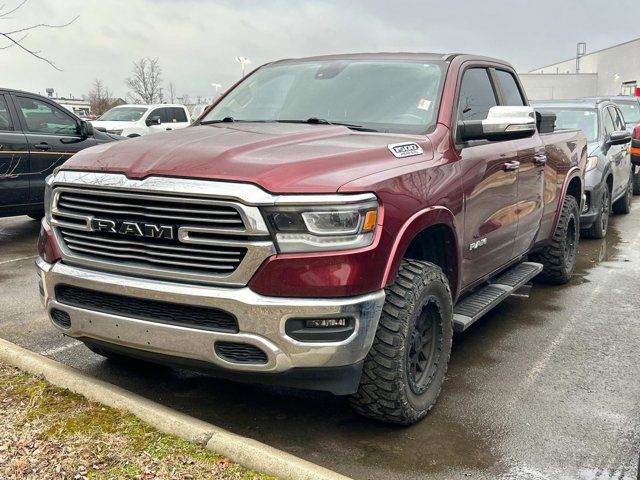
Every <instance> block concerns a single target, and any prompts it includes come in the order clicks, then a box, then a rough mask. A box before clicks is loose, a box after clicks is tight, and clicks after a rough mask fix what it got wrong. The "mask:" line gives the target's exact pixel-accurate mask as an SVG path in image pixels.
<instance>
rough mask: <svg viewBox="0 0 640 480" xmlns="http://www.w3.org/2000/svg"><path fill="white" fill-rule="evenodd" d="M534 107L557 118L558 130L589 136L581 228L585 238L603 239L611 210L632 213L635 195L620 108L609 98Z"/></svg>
mask: <svg viewBox="0 0 640 480" xmlns="http://www.w3.org/2000/svg"><path fill="white" fill-rule="evenodd" d="M534 107H535V108H536V109H537V110H539V111H541V112H550V113H554V114H555V115H556V124H555V128H556V131H558V130H574V129H580V130H582V131H583V132H584V134H585V136H586V137H587V141H588V142H589V144H588V152H589V158H588V160H587V168H586V173H585V185H584V187H585V195H586V201H585V204H584V206H583V209H582V214H581V216H580V227H581V229H582V233H583V235H584V236H587V237H590V238H603V237H604V236H605V235H606V233H607V226H608V225H609V214H610V213H611V209H612V207H613V211H614V212H616V213H629V211H630V210H631V197H632V195H633V178H632V169H631V159H630V154H629V143H630V142H631V133H629V132H628V131H627V128H626V125H625V122H624V117H623V116H622V112H621V111H620V108H619V107H618V106H617V105H616V104H615V103H613V102H612V101H610V100H607V99H586V98H583V99H578V100H556V101H544V102H535V104H534Z"/></svg>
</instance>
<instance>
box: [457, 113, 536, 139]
mask: <svg viewBox="0 0 640 480" xmlns="http://www.w3.org/2000/svg"><path fill="white" fill-rule="evenodd" d="M458 131H459V134H460V139H461V140H462V141H463V142H468V141H470V140H514V139H517V138H525V137H530V136H531V135H533V134H534V133H535V132H536V114H535V112H534V110H533V108H531V107H491V108H490V109H489V114H488V115H487V118H486V119H485V120H463V121H460V122H458Z"/></svg>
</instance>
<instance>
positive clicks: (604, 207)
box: [582, 185, 611, 238]
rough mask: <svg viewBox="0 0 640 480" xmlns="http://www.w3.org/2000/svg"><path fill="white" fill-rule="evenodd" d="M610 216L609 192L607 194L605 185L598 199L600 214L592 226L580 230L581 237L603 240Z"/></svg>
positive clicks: (607, 190) (607, 189) (607, 188)
mask: <svg viewBox="0 0 640 480" xmlns="http://www.w3.org/2000/svg"><path fill="white" fill-rule="evenodd" d="M610 216H611V192H609V187H608V186H607V185H605V186H604V188H603V189H602V198H601V199H600V212H599V213H598V216H597V217H596V218H595V220H594V221H593V225H591V227H589V228H587V229H585V230H582V236H583V237H585V238H604V237H605V236H606V235H607V228H608V227H609V217H610Z"/></svg>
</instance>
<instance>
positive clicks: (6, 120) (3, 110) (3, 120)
mask: <svg viewBox="0 0 640 480" xmlns="http://www.w3.org/2000/svg"><path fill="white" fill-rule="evenodd" d="M0 130H4V131H7V130H13V122H12V121H11V115H10V114H9V108H8V107H7V101H6V100H5V99H4V97H3V96H2V95H0Z"/></svg>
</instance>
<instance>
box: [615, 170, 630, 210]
mask: <svg viewBox="0 0 640 480" xmlns="http://www.w3.org/2000/svg"><path fill="white" fill-rule="evenodd" d="M631 172H632V173H631V175H630V176H629V183H627V189H626V190H625V192H624V195H623V196H622V197H620V198H619V199H618V200H616V203H614V204H613V211H614V212H615V213H624V214H626V213H630V212H631V200H633V170H632V171H631Z"/></svg>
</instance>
